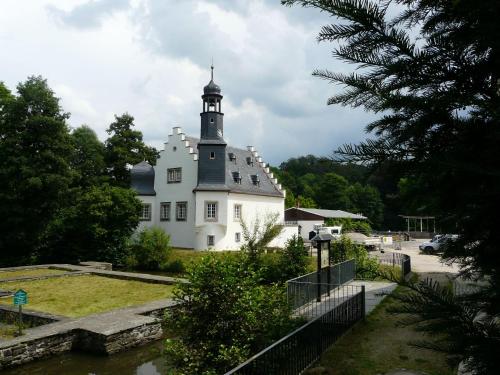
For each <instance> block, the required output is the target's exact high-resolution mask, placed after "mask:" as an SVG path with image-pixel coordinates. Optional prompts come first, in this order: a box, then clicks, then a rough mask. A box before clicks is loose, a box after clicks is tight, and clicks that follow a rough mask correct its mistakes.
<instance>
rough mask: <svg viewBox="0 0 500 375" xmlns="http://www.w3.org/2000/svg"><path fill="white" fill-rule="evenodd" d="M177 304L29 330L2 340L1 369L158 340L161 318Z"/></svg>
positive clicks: (65, 320) (154, 305)
mask: <svg viewBox="0 0 500 375" xmlns="http://www.w3.org/2000/svg"><path fill="white" fill-rule="evenodd" d="M175 305H176V303H175V302H174V301H172V300H160V301H153V302H150V303H148V304H145V305H142V306H136V307H130V308H123V309H118V310H114V311H110V312H107V313H102V314H96V315H90V316H88V317H83V318H79V319H69V318H62V319H63V320H61V321H57V322H54V323H50V324H45V325H42V326H38V327H35V328H31V329H26V330H25V335H23V336H21V337H16V338H13V339H10V340H1V339H0V370H2V369H4V368H8V367H15V366H18V365H20V364H23V363H27V362H30V361H33V360H36V359H40V358H46V357H50V356H52V355H55V354H60V353H64V352H67V351H70V350H81V351H88V352H92V353H96V354H103V355H110V354H115V353H118V352H120V351H124V350H127V349H129V348H132V347H136V346H140V345H144V344H147V343H149V342H151V341H154V340H158V339H160V338H161V337H162V335H163V329H162V320H161V319H159V318H161V317H162V316H163V315H164V314H165V311H166V310H167V309H170V308H173V307H174V306H175ZM47 319H50V317H47Z"/></svg>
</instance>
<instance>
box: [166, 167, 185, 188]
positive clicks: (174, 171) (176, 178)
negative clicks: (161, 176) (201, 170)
mask: <svg viewBox="0 0 500 375" xmlns="http://www.w3.org/2000/svg"><path fill="white" fill-rule="evenodd" d="M179 182H182V168H167V184H175V183H179Z"/></svg>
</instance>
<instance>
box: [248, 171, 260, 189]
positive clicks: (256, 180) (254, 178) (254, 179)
mask: <svg viewBox="0 0 500 375" xmlns="http://www.w3.org/2000/svg"><path fill="white" fill-rule="evenodd" d="M250 179H251V180H252V184H254V185H256V186H259V185H260V178H259V175H258V174H253V175H251V176H250Z"/></svg>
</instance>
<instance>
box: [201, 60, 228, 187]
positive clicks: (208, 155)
mask: <svg viewBox="0 0 500 375" xmlns="http://www.w3.org/2000/svg"><path fill="white" fill-rule="evenodd" d="M210 69H211V70H212V71H211V74H210V82H209V83H208V85H206V86H205V87H204V88H203V95H202V96H201V98H202V100H203V112H201V113H200V117H201V129H200V141H199V142H198V187H200V186H208V185H210V186H212V187H214V186H217V187H218V188H221V187H224V188H225V183H226V141H225V140H224V113H222V107H221V102H222V95H221V89H220V86H219V85H217V84H216V83H215V82H214V67H213V65H212V66H211V67H210Z"/></svg>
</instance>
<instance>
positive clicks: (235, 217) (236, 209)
mask: <svg viewBox="0 0 500 375" xmlns="http://www.w3.org/2000/svg"><path fill="white" fill-rule="evenodd" d="M242 212H243V205H241V204H239V203H235V204H234V206H233V220H234V221H240V220H241V214H242ZM237 213H238V214H237Z"/></svg>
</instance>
